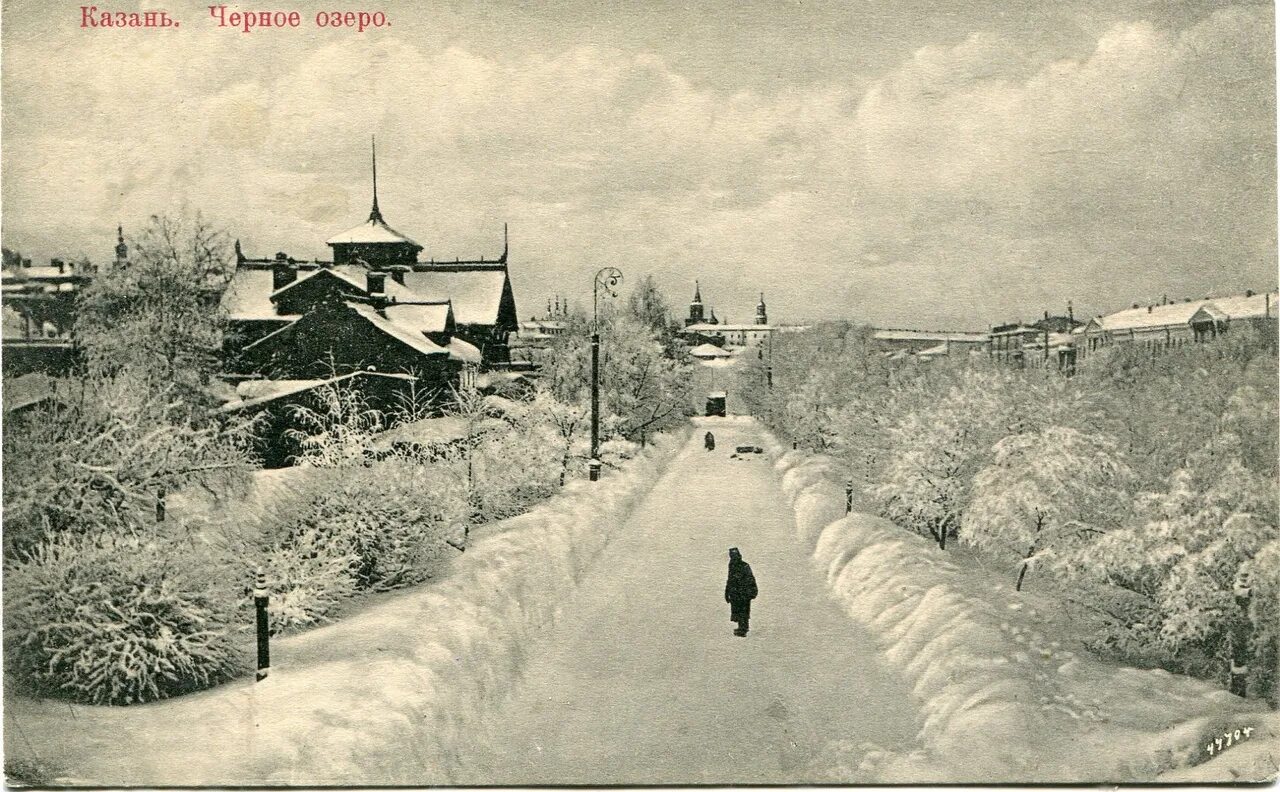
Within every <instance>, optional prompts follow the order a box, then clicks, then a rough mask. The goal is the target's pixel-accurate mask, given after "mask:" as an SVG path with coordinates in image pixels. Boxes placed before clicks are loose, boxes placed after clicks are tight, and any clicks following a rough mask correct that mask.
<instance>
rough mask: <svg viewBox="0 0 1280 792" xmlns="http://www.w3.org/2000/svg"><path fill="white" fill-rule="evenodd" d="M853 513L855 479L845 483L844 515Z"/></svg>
mask: <svg viewBox="0 0 1280 792" xmlns="http://www.w3.org/2000/svg"><path fill="white" fill-rule="evenodd" d="M852 512H853V479H849V480H848V481H846V482H845V483H844V513H845V514H851V513H852Z"/></svg>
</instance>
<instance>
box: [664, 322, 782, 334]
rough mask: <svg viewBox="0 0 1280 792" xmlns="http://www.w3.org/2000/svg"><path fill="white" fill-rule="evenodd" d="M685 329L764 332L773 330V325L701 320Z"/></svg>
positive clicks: (702, 331) (691, 331)
mask: <svg viewBox="0 0 1280 792" xmlns="http://www.w3.org/2000/svg"><path fill="white" fill-rule="evenodd" d="M684 330H685V332H686V333H714V332H721V333H723V332H732V333H740V332H742V331H744V330H760V331H763V332H769V331H772V330H773V326H772V325H758V324H710V323H709V322H699V323H697V324H691V325H689V326H688V327H686V328H685V329H684Z"/></svg>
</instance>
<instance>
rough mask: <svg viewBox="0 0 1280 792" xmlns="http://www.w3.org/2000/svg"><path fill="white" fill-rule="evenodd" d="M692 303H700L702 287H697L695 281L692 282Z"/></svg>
mask: <svg viewBox="0 0 1280 792" xmlns="http://www.w3.org/2000/svg"><path fill="white" fill-rule="evenodd" d="M693 301H694V302H696V303H700V302H702V287H701V286H699V285H698V281H696V280H695V281H694V282H693Z"/></svg>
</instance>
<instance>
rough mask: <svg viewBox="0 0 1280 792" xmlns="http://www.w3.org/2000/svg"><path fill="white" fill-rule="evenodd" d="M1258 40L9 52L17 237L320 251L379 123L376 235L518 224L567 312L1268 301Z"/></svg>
mask: <svg viewBox="0 0 1280 792" xmlns="http://www.w3.org/2000/svg"><path fill="white" fill-rule="evenodd" d="M1271 28H1272V20H1271V17H1270V15H1269V14H1268V13H1267V11H1266V9H1257V10H1254V9H1237V8H1228V9H1222V10H1219V11H1217V12H1215V13H1213V14H1212V15H1210V16H1208V17H1206V18H1204V19H1202V20H1201V21H1199V22H1197V23H1195V24H1193V25H1190V26H1188V27H1185V28H1184V29H1181V30H1176V29H1168V28H1164V27H1158V26H1156V25H1153V24H1150V23H1147V22H1143V21H1140V20H1137V21H1130V22H1125V23H1121V24H1117V25H1114V26H1113V27H1111V28H1110V29H1108V30H1105V31H1104V32H1103V33H1102V34H1101V35H1100V36H1099V37H1098V38H1097V39H1096V41H1095V42H1094V45H1093V46H1092V47H1091V48H1090V49H1089V50H1087V51H1084V52H1082V53H1080V54H1079V55H1078V56H1076V57H1073V58H1062V57H1060V56H1053V57H1050V56H1048V55H1046V54H1044V53H1042V52H1040V51H1038V50H1037V49H1036V48H1035V47H1034V46H1032V45H1030V44H1027V43H1026V42H1022V41H1019V40H1015V39H1010V38H1008V37H1005V36H1002V35H996V34H992V33H981V32H980V33H975V34H973V35H971V36H968V37H967V38H964V39H962V40H960V41H958V42H956V43H954V44H934V45H929V46H926V47H923V48H920V49H918V50H917V51H915V52H914V53H912V54H911V55H910V56H909V57H906V58H904V59H903V60H902V61H901V62H900V63H899V64H898V65H897V66H896V67H895V68H893V69H891V70H889V71H888V72H886V73H884V74H881V75H880V76H879V77H877V78H874V79H870V80H868V79H866V78H865V75H859V76H857V77H856V78H855V77H854V76H842V75H838V74H824V75H818V76H817V78H816V79H814V80H812V81H810V82H808V83H806V84H803V85H801V84H794V85H779V86H778V87H777V88H776V90H773V91H771V92H764V91H762V90H761V89H759V88H758V87H756V88H745V87H744V88H741V89H732V90H725V89H724V88H723V87H712V86H709V85H705V84H702V83H700V82H698V81H697V80H695V79H693V78H691V77H688V76H686V75H684V74H681V73H680V72H679V71H678V70H677V69H676V68H674V67H673V66H671V65H670V64H669V63H668V62H666V61H665V60H663V59H662V58H661V57H659V56H658V55H656V54H655V53H654V52H652V51H649V50H647V49H644V48H633V49H626V48H619V47H609V46H600V45H590V44H582V45H571V46H565V47H560V48H553V47H539V46H529V47H525V48H522V49H504V50H495V51H485V50H480V49H478V48H476V47H470V48H468V47H463V46H446V47H428V46H426V45H424V44H422V43H420V42H416V40H415V41H410V40H408V39H402V38H399V37H396V36H384V37H380V38H372V37H366V38H352V37H349V36H348V37H342V36H335V37H331V38H328V39H324V40H322V41H321V42H312V43H311V44H310V45H309V46H307V47H305V48H302V49H299V48H298V47H297V45H296V44H295V45H285V44H282V45H281V47H280V50H279V51H275V49H274V42H276V41H283V39H267V38H265V37H264V38H260V39H255V40H253V41H252V42H248V41H246V40H245V37H243V36H238V37H228V36H225V35H223V36H221V37H219V36H217V35H210V34H209V33H207V32H205V33H197V32H192V33H191V34H190V35H191V36H193V37H197V36H198V37H199V38H197V39H196V40H194V41H191V42H189V43H188V44H186V45H185V46H183V47H181V48H179V47H174V46H172V45H163V46H162V45H160V44H157V43H156V41H157V40H156V39H149V40H146V41H144V42H142V44H141V45H140V46H139V47H138V48H136V49H129V48H124V49H122V48H121V47H119V46H114V47H110V48H106V47H103V46H102V45H100V44H91V45H89V46H87V47H86V48H85V49H84V51H79V52H77V53H76V57H74V58H64V57H57V56H59V55H66V54H67V53H66V52H62V51H58V52H54V53H50V52H48V51H47V45H46V44H45V43H44V42H27V41H21V40H19V41H9V40H7V41H6V52H5V73H4V88H5V102H6V104H5V107H4V124H5V136H6V140H5V143H6V145H5V147H4V152H3V157H4V167H5V176H6V178H5V183H4V201H5V211H6V220H7V222H6V223H5V244H6V245H8V246H14V247H19V248H23V249H25V250H26V252H28V253H38V252H40V251H42V250H44V251H48V253H49V254H50V255H63V254H73V253H76V252H84V253H87V254H89V255H91V256H93V255H94V254H97V255H96V257H98V258H101V257H103V256H105V255H107V254H108V251H109V248H110V245H111V244H112V242H113V237H112V232H113V230H114V226H115V223H116V221H117V219H124V220H125V221H126V222H128V223H137V222H141V219H142V218H144V217H145V216H146V215H148V214H151V213H153V212H155V211H157V210H159V209H162V208H164V207H165V206H167V205H171V204H173V203H176V202H178V201H180V200H186V201H188V202H190V203H191V204H192V205H194V206H197V207H201V208H203V209H204V210H205V211H206V212H207V213H208V214H211V215H213V216H214V217H216V218H218V219H219V220H221V221H222V222H223V223H225V224H226V225H227V226H228V227H229V228H231V230H232V232H233V233H234V234H235V235H237V236H240V237H242V238H243V239H244V240H245V247H246V250H248V251H250V252H256V253H259V254H263V255H266V254H269V253H273V252H275V251H276V250H286V251H288V252H290V253H293V254H295V255H306V256H313V255H324V254H325V252H326V250H325V248H324V247H323V244H322V241H323V240H324V239H325V238H327V237H328V236H330V235H332V234H333V233H334V232H336V231H338V230H341V229H342V228H344V227H346V226H347V225H349V224H353V223H355V222H358V221H359V220H360V219H361V218H362V217H363V216H364V214H365V213H366V212H367V205H368V199H369V178H368V168H367V164H366V163H367V156H368V152H367V146H368V136H369V135H370V134H371V133H375V132H376V133H377V134H378V136H379V165H380V168H379V171H380V173H379V177H380V178H379V191H380V203H381V205H382V208H383V210H384V213H385V214H386V215H387V217H388V219H389V221H390V222H391V223H392V224H393V225H395V226H396V227H398V228H400V229H401V230H402V231H404V232H406V233H408V234H409V235H410V236H413V237H414V238H415V239H417V240H418V241H419V242H421V243H423V244H424V245H426V246H427V253H426V255H435V256H438V257H442V258H452V257H453V256H454V255H462V256H472V255H477V254H479V253H482V252H483V253H496V252H497V249H498V246H499V245H500V239H499V234H500V232H501V223H502V222H504V221H509V222H511V224H512V234H513V267H514V268H513V277H514V278H515V281H516V287H517V291H518V297H520V298H521V299H522V301H523V302H524V303H525V304H527V305H530V306H536V305H540V304H541V303H542V301H543V299H544V297H545V295H547V294H549V293H552V292H553V291H555V292H562V293H563V292H567V293H569V294H570V295H571V296H573V297H575V298H576V299H578V300H579V304H583V303H582V302H581V300H582V298H583V297H584V296H585V293H586V291H587V290H589V287H590V274H591V272H593V271H594V270H595V269H597V268H598V267H600V266H605V265H615V266H620V267H621V268H622V269H623V270H624V271H626V272H627V274H628V276H629V277H630V278H633V279H638V277H639V276H640V275H641V274H643V273H646V272H652V273H654V274H655V275H656V276H657V277H658V278H659V282H660V284H661V285H663V286H664V287H666V288H667V289H668V293H669V295H671V296H672V298H673V300H674V301H682V300H684V299H686V293H687V292H689V291H690V290H691V282H692V280H693V279H694V278H695V277H698V278H700V279H701V280H702V283H703V286H704V296H706V297H707V298H708V299H709V300H712V301H713V302H714V303H715V305H716V307H717V309H718V312H719V313H721V314H724V313H728V314H729V315H730V317H731V318H743V319H745V318H747V316H748V315H749V314H750V313H751V310H752V306H754V303H755V297H756V292H758V291H760V290H764V291H765V292H767V293H768V294H769V295H770V300H769V302H770V308H771V312H772V313H774V315H776V316H778V317H779V318H782V319H784V320H785V319H787V318H792V319H798V318H814V317H821V316H846V317H864V318H870V319H873V320H875V321H879V322H884V323H890V324H895V325H909V324H916V325H937V324H950V325H956V326H970V327H973V326H982V325H985V324H987V323H989V322H996V321H1003V320H1005V319H1007V318H1012V317H1016V316H1019V315H1021V316H1029V315H1031V314H1037V313H1039V311H1040V310H1042V309H1044V308H1052V309H1058V308H1060V307H1061V306H1062V305H1063V304H1065V302H1066V300H1068V299H1071V300H1073V301H1074V302H1075V304H1076V306H1077V307H1082V306H1087V307H1089V308H1093V309H1095V310H1103V309H1108V308H1112V307H1115V305H1116V304H1117V303H1120V304H1128V303H1130V302H1132V301H1134V300H1142V299H1148V298H1149V297H1150V296H1152V295H1158V294H1163V293H1169V294H1175V293H1177V294H1180V293H1181V292H1183V291H1188V290H1189V291H1188V293H1200V292H1203V291H1205V290H1212V289H1235V288H1240V289H1242V288H1245V287H1246V286H1252V287H1255V288H1256V287H1260V286H1264V285H1266V281H1267V280H1269V279H1273V278H1274V266H1275V265H1274V261H1275V246H1276V240H1275V145H1274V118H1275V108H1274V93H1273V89H1274V61H1273V58H1272V53H1271V46H1272V44H1271V41H1272V38H1271ZM184 30H185V27H184ZM184 35H186V34H184ZM81 43H82V44H83V42H81ZM290 46H292V47H293V49H289V47H290ZM108 54H109V55H111V57H112V58H113V60H112V66H111V68H110V69H104V68H103V66H104V59H105V58H106V57H107V55H108ZM854 85H857V86H859V87H858V88H856V89H855V88H854V87H852V86H854Z"/></svg>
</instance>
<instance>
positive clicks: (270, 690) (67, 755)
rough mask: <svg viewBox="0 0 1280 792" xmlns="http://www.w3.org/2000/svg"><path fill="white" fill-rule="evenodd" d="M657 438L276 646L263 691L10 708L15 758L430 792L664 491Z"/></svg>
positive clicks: (70, 767)
mask: <svg viewBox="0 0 1280 792" xmlns="http://www.w3.org/2000/svg"><path fill="white" fill-rule="evenodd" d="M683 446H684V443H683V441H682V440H678V439H675V438H666V439H660V440H659V441H658V443H656V444H655V445H653V446H651V447H650V449H649V450H648V451H646V452H645V453H644V454H643V455H642V457H640V458H638V459H636V460H633V461H632V462H630V463H628V464H627V465H626V466H625V468H624V469H623V470H622V471H620V472H615V473H612V474H609V475H606V477H605V478H604V479H603V480H602V481H601V482H599V483H596V484H591V483H590V482H586V481H575V482H572V483H571V484H570V485H569V486H568V487H567V488H566V492H565V493H563V494H562V495H560V496H557V497H555V498H553V499H551V500H550V501H547V502H545V503H543V504H541V505H539V506H538V507H536V508H535V509H533V510H532V511H530V512H529V513H528V514H525V515H522V516H520V517H516V518H513V519H511V520H507V521H504V522H503V523H500V524H495V525H493V526H489V527H487V528H486V529H484V530H481V531H477V532H475V533H473V544H472V545H471V546H470V547H469V548H468V550H467V551H466V553H465V554H463V555H461V556H458V557H457V560H456V561H455V563H454V564H453V566H452V570H451V572H450V573H449V575H448V576H447V577H446V578H445V579H443V580H440V581H438V582H435V583H431V584H428V585H424V586H421V587H418V588H416V589H411V590H407V591H405V592H403V593H399V594H397V595H395V596H392V597H388V598H386V599H385V600H384V601H382V602H381V603H379V604H377V605H374V606H372V607H369V608H368V609H366V610H364V611H362V612H360V613H358V614H356V615H353V616H351V617H349V618H347V619H344V620H343V621H341V622H339V623H337V624H334V625H331V626H327V627H323V628H320V629H316V630H312V631H310V632H307V633H303V634H300V635H296V636H291V637H288V638H282V639H278V640H276V641H274V642H273V645H272V660H273V668H272V671H271V675H270V676H269V677H268V679H267V680H265V681H263V682H260V683H256V684H255V683H253V682H252V681H249V680H248V679H244V680H241V681H239V682H236V683H232V684H228V685H224V686H222V687H220V688H217V689H214V690H209V691H205V692H202V693H198V694H194V695H190V696H184V697H181V698H178V699H172V700H168V701H161V702H156V703H152V704H147V705H142V706H134V707H87V706H79V705H68V704H66V703H65V702H55V701H50V700H38V701H37V700H31V699H24V698H18V697H10V698H8V699H7V701H6V706H5V712H4V715H5V749H6V758H7V759H8V760H18V761H25V762H34V763H36V764H38V765H41V766H43V767H46V768H49V769H51V770H52V771H53V772H54V773H55V774H56V775H57V776H58V777H59V783H65V784H79V785H87V786H122V785H142V786H172V785H179V784H181V785H214V786H230V785H239V784H277V785H278V784H300V785H318V784H326V785H327V784H421V783H425V782H428V781H431V780H433V779H435V780H440V779H442V778H444V777H446V774H447V772H448V771H449V768H451V767H453V766H454V765H455V764H456V763H457V762H458V761H459V760H462V761H465V758H466V754H465V749H466V746H467V745H468V744H469V742H470V740H471V736H470V734H469V732H468V731H467V729H468V727H469V725H470V724H471V723H473V722H474V721H475V719H476V718H475V713H476V712H478V711H480V710H484V709H486V708H488V707H490V706H491V705H492V703H493V702H495V701H497V700H501V699H502V698H503V697H504V696H505V694H506V691H507V690H508V688H509V686H510V685H511V682H512V680H513V679H515V678H516V677H517V676H518V674H519V670H520V668H521V667H522V666H523V665H524V663H525V661H526V659H527V647H528V646H529V645H530V643H531V640H532V636H533V635H534V634H535V633H537V632H538V631H539V630H541V629H542V628H544V627H545V626H546V625H548V624H550V623H551V622H553V621H554V620H555V617H556V614H557V612H558V610H559V608H560V606H561V604H562V603H563V602H564V601H565V598H566V597H567V596H568V594H569V593H570V592H571V590H572V589H573V588H574V587H575V586H576V585H577V582H578V580H579V578H580V577H581V576H582V574H583V573H584V571H585V570H586V569H587V568H588V567H589V566H590V565H591V563H592V560H593V559H594V558H596V557H597V556H598V555H599V554H600V551H601V550H602V549H603V548H604V546H605V545H606V543H607V542H608V541H609V540H610V539H611V538H612V537H613V536H614V534H616V533H617V529H618V528H619V527H620V526H622V525H623V524H624V521H625V517H626V514H627V513H628V512H629V510H630V508H631V507H632V506H633V505H634V504H635V503H636V501H637V499H638V498H639V497H641V496H642V495H643V494H644V493H645V492H647V491H648V489H649V488H650V487H651V486H652V485H653V483H654V482H655V481H656V480H657V478H658V475H659V473H660V472H661V470H662V469H663V468H664V467H665V465H666V462H667V460H669V459H670V457H671V456H672V455H673V454H674V453H675V452H676V451H677V450H678V449H679V448H681V447H683Z"/></svg>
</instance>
